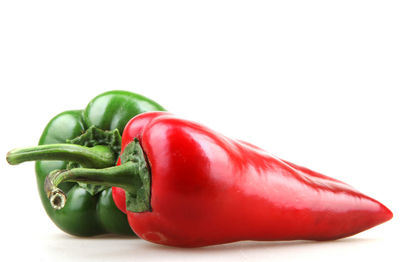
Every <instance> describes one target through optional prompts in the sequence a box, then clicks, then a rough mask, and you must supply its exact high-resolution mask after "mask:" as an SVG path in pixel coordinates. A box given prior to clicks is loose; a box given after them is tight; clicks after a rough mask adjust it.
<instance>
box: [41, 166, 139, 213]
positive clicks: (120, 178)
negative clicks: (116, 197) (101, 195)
mask: <svg viewBox="0 0 400 262" xmlns="http://www.w3.org/2000/svg"><path fill="white" fill-rule="evenodd" d="M134 166H135V164H134V163H133V162H127V163H125V164H123V165H120V166H114V167H109V168H103V169H94V168H73V169H69V170H54V171H53V172H51V173H50V174H49V175H48V176H47V177H46V179H45V181H44V190H45V192H46V195H47V197H48V198H49V200H50V203H51V206H52V207H53V208H55V209H61V208H63V207H64V205H65V203H66V200H67V197H66V195H65V193H64V192H63V191H62V190H61V189H59V188H58V185H59V184H61V183H63V182H84V183H87V184H95V185H103V186H116V187H121V188H123V189H125V190H126V191H129V192H130V193H131V194H136V191H137V189H138V188H139V187H140V185H141V181H140V178H139V176H138V175H137V173H136V172H135V168H134Z"/></svg>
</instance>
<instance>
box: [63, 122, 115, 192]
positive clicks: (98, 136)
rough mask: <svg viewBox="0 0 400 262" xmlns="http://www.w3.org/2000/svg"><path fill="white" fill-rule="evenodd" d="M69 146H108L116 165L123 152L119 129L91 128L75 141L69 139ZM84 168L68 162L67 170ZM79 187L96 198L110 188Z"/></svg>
mask: <svg viewBox="0 0 400 262" xmlns="http://www.w3.org/2000/svg"><path fill="white" fill-rule="evenodd" d="M66 143H67V144H75V145H81V146H86V147H94V146H98V145H104V146H107V147H108V148H109V149H110V151H111V152H112V153H113V154H114V159H115V163H116V162H117V160H118V156H119V152H120V151H121V135H120V133H119V131H118V129H114V130H103V129H100V128H98V127H96V126H94V125H93V126H91V127H89V128H88V129H87V130H86V131H85V132H84V133H83V134H82V135H80V136H78V137H75V138H73V139H67V141H66ZM77 167H82V166H81V165H80V164H79V163H77V162H72V161H71V162H68V164H67V169H72V168H77ZM78 185H79V186H80V187H82V188H83V189H85V190H86V191H87V192H88V193H89V194H91V195H92V196H95V195H96V194H98V193H100V192H102V191H103V190H105V189H107V188H109V187H108V186H102V185H95V184H87V183H82V182H78Z"/></svg>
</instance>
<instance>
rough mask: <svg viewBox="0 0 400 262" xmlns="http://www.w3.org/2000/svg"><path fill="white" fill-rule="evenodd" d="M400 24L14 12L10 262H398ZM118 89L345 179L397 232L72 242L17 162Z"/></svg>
mask: <svg viewBox="0 0 400 262" xmlns="http://www.w3.org/2000/svg"><path fill="white" fill-rule="evenodd" d="M399 14H400V6H399V3H398V1H351V0H350V1H349V0H346V1H272V2H267V1H217V0H212V1H205V0H202V1H82V0H79V1H54V0H52V1H39V0H36V1H18V0H13V1H1V2H0V88H1V91H0V92H1V98H0V99H1V101H0V106H1V110H0V111H1V118H2V124H1V150H0V153H1V154H2V155H3V160H2V161H0V164H1V184H2V186H1V189H0V204H1V213H0V214H1V216H0V225H1V234H0V238H1V240H2V242H3V244H1V252H0V260H1V261H7V260H5V258H8V259H12V260H15V261H16V260H22V259H25V260H30V261H66V260H70V259H77V260H78V261H79V260H82V261H84V260H85V261H160V260H161V261H164V260H165V261H169V260H171V261H183V260H188V259H190V260H191V261H203V260H205V259H207V260H211V261H256V260H261V259H262V260H267V259H268V261H270V262H271V261H289V260H290V261H308V262H311V261H338V260H340V261H350V260H355V259H356V260H357V261H377V260H380V259H385V260H386V261H399V253H398V234H399V233H400V230H399V219H398V216H399V214H400V197H399V191H398V187H399V177H400V167H399V164H400V161H399V157H400V138H399V136H400V117H399V116H400V102H399V98H400V95H399V92H398V91H399V89H400V15H399ZM111 89H124V90H130V91H133V92H137V93H140V94H143V95H145V96H148V97H151V98H152V99H154V100H156V101H158V102H159V103H160V104H162V105H164V106H165V107H166V108H167V109H169V111H171V112H173V113H175V114H177V115H180V116H182V117H185V118H188V119H191V120H195V121H198V122H201V123H203V124H206V125H208V126H210V127H211V128H213V129H215V130H218V131H220V132H222V133H225V134H226V135H228V136H230V137H235V138H240V139H243V140H247V141H249V142H252V143H254V144H256V145H258V146H260V147H263V148H265V149H266V150H268V151H269V152H272V153H273V154H275V155H277V156H280V157H282V158H284V159H287V160H290V161H292V162H294V163H297V164H300V165H304V166H307V167H309V168H312V169H314V170H316V171H320V172H322V173H325V174H327V175H329V176H332V177H335V178H338V179H341V180H343V181H345V182H347V183H349V184H351V185H353V186H355V187H356V188H358V189H359V190H361V191H362V192H364V193H366V194H368V195H370V196H372V197H374V198H376V199H378V200H379V201H381V202H383V203H384V204H386V205H387V206H388V207H389V208H391V209H392V211H393V212H394V215H395V217H394V218H393V219H392V220H391V221H389V222H387V223H385V224H383V225H381V226H378V227H376V228H374V229H371V230H369V231H367V232H364V233H361V234H359V235H356V236H354V237H351V238H348V239H344V240H339V241H331V242H322V243H318V242H303V241H299V242H270V243H263V242H239V243H235V244H227V245H220V246H214V247H208V248H200V249H179V248H169V247H162V246H158V245H154V244H151V243H147V242H145V241H143V240H140V239H130V238H123V237H122V238H121V237H117V236H114V237H98V238H76V237H71V236H68V235H66V234H65V233H63V232H61V231H60V230H59V229H58V228H56V227H55V226H54V225H53V224H52V222H51V221H50V220H49V219H48V218H47V215H46V214H45V212H44V210H43V209H42V207H41V203H40V200H39V197H38V194H37V189H36V181H35V176H34V170H33V163H29V164H28V163H26V164H22V165H20V166H15V167H11V166H8V165H7V163H6V161H5V155H6V152H7V151H8V150H10V149H12V148H14V147H22V146H29V145H35V144H36V143H37V141H38V139H39V136H40V134H41V131H42V129H43V127H44V126H45V125H46V123H47V121H48V120H49V119H50V118H52V117H53V116H54V115H56V114H57V113H59V112H61V111H64V110H68V109H80V108H83V107H85V106H86V104H87V102H88V101H89V100H90V99H91V98H93V97H94V96H95V95H97V94H99V93H101V92H104V91H107V90H111Z"/></svg>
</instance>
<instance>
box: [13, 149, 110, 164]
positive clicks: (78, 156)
mask: <svg viewBox="0 0 400 262" xmlns="http://www.w3.org/2000/svg"><path fill="white" fill-rule="evenodd" d="M36 160H63V161H73V162H78V163H79V164H81V165H82V166H85V167H96V168H102V167H108V166H113V165H114V164H115V155H114V153H113V152H112V151H111V149H110V148H109V147H108V146H103V145H98V146H94V147H85V146H80V145H75V144H49V145H39V146H35V147H26V148H17V149H13V150H11V151H10V152H8V154H7V162H8V163H9V164H11V165H17V164H20V163H22V162H26V161H36Z"/></svg>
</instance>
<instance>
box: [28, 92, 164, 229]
mask: <svg viewBox="0 0 400 262" xmlns="http://www.w3.org/2000/svg"><path fill="white" fill-rule="evenodd" d="M164 110H165V109H164V108H163V107H161V106H160V105H158V104H157V103H155V102H154V101H152V100H150V99H148V98H145V97H143V96H140V95H138V94H134V93H131V92H127V91H110V92H106V93H103V94H101V95H99V96H97V97H95V98H94V99H93V100H92V101H91V102H90V103H89V104H88V106H87V107H86V109H85V110H75V111H66V112H63V113H61V114H59V115H57V116H56V117H54V118H53V119H52V120H51V121H50V122H49V123H48V124H47V126H46V128H45V129H44V131H43V134H42V136H41V138H40V140H39V145H43V144H55V143H65V142H66V140H67V139H73V138H75V137H77V136H79V135H81V134H82V133H83V132H85V130H86V129H87V128H88V127H90V126H92V125H95V126H97V127H99V128H101V129H103V130H114V129H115V128H118V130H119V132H120V134H122V132H123V129H124V127H125V125H126V124H127V122H128V121H129V120H130V119H131V118H132V117H134V116H135V115H137V114H140V113H143V112H148V111H164ZM66 165H67V162H66V161H36V177H37V183H38V187H39V192H40V198H41V200H42V204H43V206H44V208H45V210H46V212H47V214H48V215H49V217H50V218H51V219H52V220H53V222H54V223H55V224H56V225H57V226H58V227H59V228H60V229H61V230H63V231H65V232H67V233H69V234H72V235H77V236H93V235H99V234H106V233H113V234H132V235H133V234H134V233H133V232H132V230H131V229H130V227H129V224H128V222H127V218H126V215H125V214H124V213H122V212H121V211H120V210H119V209H118V208H117V207H116V206H115V204H114V201H113V199H112V192H111V188H108V189H106V190H103V191H102V192H100V193H98V194H96V195H95V196H92V195H90V194H89V193H88V192H87V191H86V190H85V189H83V188H81V187H80V186H79V185H78V184H77V183H63V184H61V185H60V188H61V189H62V190H63V191H64V192H65V193H66V194H67V199H68V200H67V202H66V204H65V207H64V208H63V209H60V210H55V209H53V208H52V207H51V205H50V202H49V199H48V198H47V196H46V193H45V191H44V188H43V187H44V180H45V178H46V176H47V175H48V174H49V173H50V172H51V171H53V170H55V169H65V168H66Z"/></svg>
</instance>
